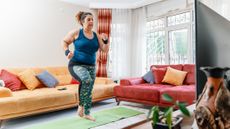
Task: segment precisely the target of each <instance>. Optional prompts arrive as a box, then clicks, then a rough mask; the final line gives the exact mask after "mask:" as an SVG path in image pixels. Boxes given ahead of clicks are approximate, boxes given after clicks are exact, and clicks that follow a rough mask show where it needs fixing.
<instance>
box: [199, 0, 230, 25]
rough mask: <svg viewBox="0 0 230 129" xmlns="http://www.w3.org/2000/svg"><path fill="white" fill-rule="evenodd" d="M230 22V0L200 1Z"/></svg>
mask: <svg viewBox="0 0 230 129" xmlns="http://www.w3.org/2000/svg"><path fill="white" fill-rule="evenodd" d="M200 1H201V2H202V3H204V4H205V5H207V6H208V7H209V8H211V9H213V10H214V11H216V12H217V13H219V14H220V15H222V16H223V17H225V18H226V19H228V20H229V21H230V0H200Z"/></svg>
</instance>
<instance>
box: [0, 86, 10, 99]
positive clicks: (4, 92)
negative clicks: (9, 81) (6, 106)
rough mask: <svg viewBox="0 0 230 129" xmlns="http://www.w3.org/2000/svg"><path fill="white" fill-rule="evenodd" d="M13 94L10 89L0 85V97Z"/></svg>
mask: <svg viewBox="0 0 230 129" xmlns="http://www.w3.org/2000/svg"><path fill="white" fill-rule="evenodd" d="M10 96H13V95H12V92H11V90H10V89H8V88H5V87H0V98H3V97H10Z"/></svg>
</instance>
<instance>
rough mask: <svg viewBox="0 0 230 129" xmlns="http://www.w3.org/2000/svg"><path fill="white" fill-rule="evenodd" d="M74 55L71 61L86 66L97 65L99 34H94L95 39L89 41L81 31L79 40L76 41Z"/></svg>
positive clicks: (81, 30)
mask: <svg viewBox="0 0 230 129" xmlns="http://www.w3.org/2000/svg"><path fill="white" fill-rule="evenodd" d="M73 43H74V55H73V57H72V59H71V61H74V62H76V63H80V64H86V65H95V62H96V52H97V50H98V48H99V43H98V38H97V34H96V33H95V32H93V38H92V39H88V38H87V37H86V36H85V35H84V34H83V29H80V32H79V35H78V38H77V39H76V40H74V42H73Z"/></svg>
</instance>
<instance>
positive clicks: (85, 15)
mask: <svg viewBox="0 0 230 129" xmlns="http://www.w3.org/2000/svg"><path fill="white" fill-rule="evenodd" d="M76 19H77V21H78V22H79V23H80V25H81V26H82V29H80V30H77V29H75V30H73V31H70V32H69V33H68V34H67V35H66V36H65V37H64V39H63V48H64V51H65V55H66V56H67V58H68V59H70V61H69V65H68V68H69V72H70V74H71V75H72V76H73V78H74V79H76V80H78V81H79V82H80V85H79V92H78V93H79V106H78V115H79V116H80V117H84V118H86V119H89V120H92V121H95V118H93V117H92V116H90V108H91V103H92V89H93V85H94V80H95V77H96V69H95V62H96V52H97V51H98V49H99V48H100V49H101V50H102V51H104V52H108V50H109V43H108V44H107V43H106V44H105V43H104V42H103V40H105V39H107V36H106V35H105V34H102V35H98V34H97V33H95V32H93V31H92V29H93V15H92V13H89V12H79V13H78V14H77V15H76ZM102 39H103V40H102ZM71 43H73V44H74V52H72V51H70V50H69V48H68V46H69V45H70V44H71Z"/></svg>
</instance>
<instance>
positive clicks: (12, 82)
mask: <svg viewBox="0 0 230 129" xmlns="http://www.w3.org/2000/svg"><path fill="white" fill-rule="evenodd" d="M0 79H1V80H3V81H4V83H5V87H7V88H9V89H10V90H12V91H17V90H21V89H23V87H22V83H21V81H20V79H19V78H18V77H17V76H16V75H14V74H12V73H10V72H8V71H7V70H5V69H3V70H2V71H1V74H0Z"/></svg>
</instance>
